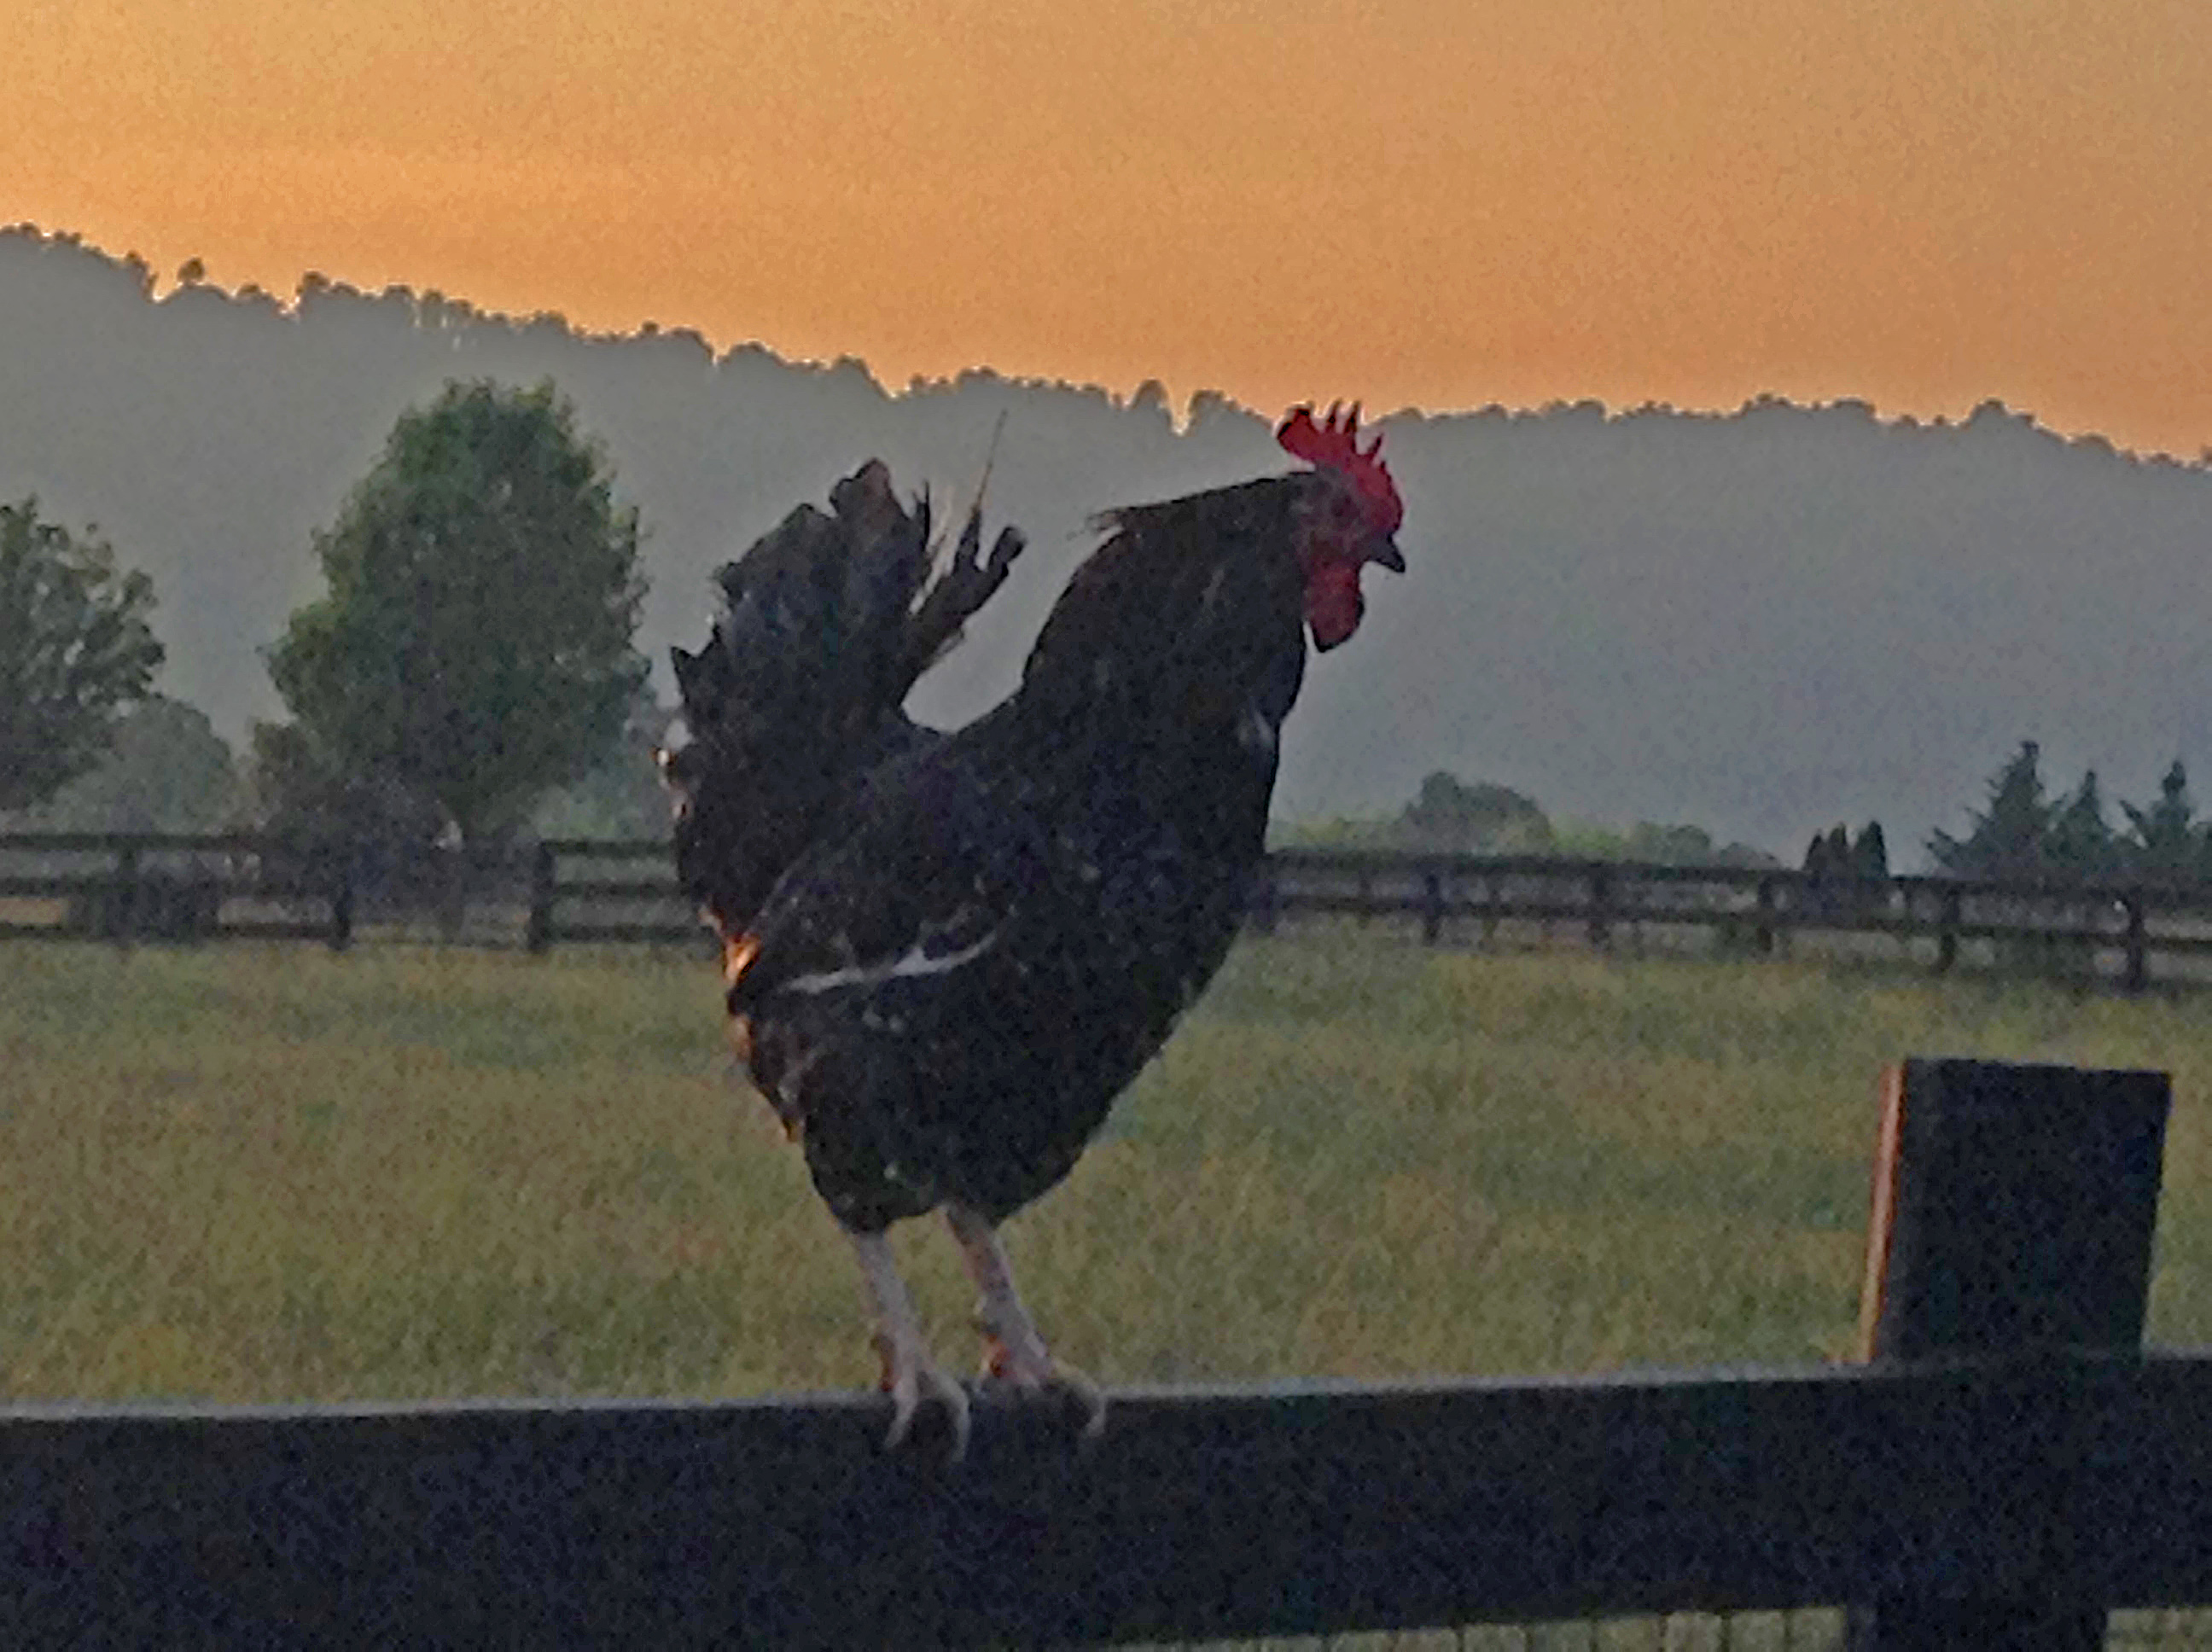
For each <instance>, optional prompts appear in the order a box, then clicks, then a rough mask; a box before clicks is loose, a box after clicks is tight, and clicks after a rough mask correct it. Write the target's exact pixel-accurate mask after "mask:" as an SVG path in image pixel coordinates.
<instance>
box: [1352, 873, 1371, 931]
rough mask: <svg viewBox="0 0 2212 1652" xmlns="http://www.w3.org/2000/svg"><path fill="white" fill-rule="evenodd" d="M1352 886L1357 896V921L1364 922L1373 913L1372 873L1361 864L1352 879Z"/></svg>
mask: <svg viewBox="0 0 2212 1652" xmlns="http://www.w3.org/2000/svg"><path fill="white" fill-rule="evenodd" d="M1352 888H1353V890H1354V891H1355V892H1356V895H1357V897H1358V908H1359V921H1360V922H1361V923H1363V924H1364V923H1365V922H1366V921H1367V920H1369V919H1370V918H1372V917H1373V916H1374V915H1375V878H1374V876H1373V874H1372V873H1370V872H1369V871H1368V870H1367V868H1366V867H1364V866H1362V867H1361V868H1360V869H1359V876H1358V878H1357V879H1356V880H1355V881H1354V883H1353V884H1352Z"/></svg>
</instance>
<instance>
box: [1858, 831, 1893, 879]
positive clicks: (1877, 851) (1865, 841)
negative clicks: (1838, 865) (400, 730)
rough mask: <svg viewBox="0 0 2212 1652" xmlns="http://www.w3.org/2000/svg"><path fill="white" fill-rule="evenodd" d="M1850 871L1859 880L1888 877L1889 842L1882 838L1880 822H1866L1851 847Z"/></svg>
mask: <svg viewBox="0 0 2212 1652" xmlns="http://www.w3.org/2000/svg"><path fill="white" fill-rule="evenodd" d="M1851 871H1852V872H1853V873H1854V874H1856V875H1857V876H1858V877H1861V878H1887V877H1888V876H1889V842H1888V840H1887V839H1886V838H1884V837H1883V836H1882V832H1881V822H1880V821H1878V820H1870V821H1869V822H1867V823H1866V826H1865V828H1864V829H1863V830H1862V831H1861V832H1860V833H1859V841H1857V843H1855V844H1853V845H1852V846H1851Z"/></svg>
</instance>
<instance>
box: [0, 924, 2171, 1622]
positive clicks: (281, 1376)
mask: <svg viewBox="0 0 2212 1652" xmlns="http://www.w3.org/2000/svg"><path fill="white" fill-rule="evenodd" d="M2208 1011H2212V999H2205V998H2203V997H2197V998H2193V999H2191V998H2176V999H2155V998H2154V999H2143V1000H2139V1001H2127V1000H2123V999H2114V998H2110V997H2103V996H2095V995H2084V994H2080V993H2074V992H2070V991H2069V990H2067V989H2065V988H2063V987H2050V986H2039V985H2034V984H2030V983H2017V982H2016V983H2011V984H2006V983H2002V982H2000V981H1996V980H1993V979H1990V978H1986V977H1985V978H1981V979H1978V980H1967V981H1953V982H1949V983H1935V982H1930V981H1926V980H1924V979H1922V978H1918V977H1916V976H1913V975H1906V974H1900V973H1895V972H1887V973H1886V972H1883V971H1880V970H1873V969H1865V968H1858V967H1851V966H1838V965H1835V964H1833V963H1828V964H1823V963H1817V962H1804V963H1726V962H1712V961H1703V962H1690V961H1683V960H1679V959H1662V960H1652V961H1647V962H1633V961H1632V962H1615V961H1608V960H1606V959H1603V958H1600V957H1592V956H1589V955H1588V954H1583V953H1575V952H1561V951H1551V952H1542V953H1533V954H1531V953H1510V954H1504V955H1500V956H1486V955H1483V954H1479V953H1445V952H1432V951H1424V950H1423V949H1421V948H1419V947H1417V946H1414V945H1411V944H1407V943H1406V942H1405V941H1404V940H1403V939H1402V938H1391V937H1389V936H1387V935H1384V934H1382V933H1379V932H1368V931H1362V930H1359V929H1357V928H1355V927H1353V926H1326V925H1324V926H1314V927H1310V928H1304V929H1299V930H1295V931H1286V932H1285V933H1283V934H1281V935H1279V936H1277V937H1274V938H1268V939H1264V940H1254V941H1252V942H1249V943H1248V944H1245V945H1244V946H1243V947H1242V948H1240V950H1239V951H1238V952H1237V955H1236V956H1235V957H1233V958H1232V959H1231V963H1230V965H1229V967H1228V969H1226V971H1225V973H1224V975H1223V976H1222V978H1221V980H1220V981H1218V983H1217V985H1216V987H1215V989H1214V990H1213V992H1212V993H1210V994H1209V995H1208V997H1207V998H1206V999H1205V1000H1204V1002H1203V1004H1202V1005H1200V1008H1199V1009H1198V1011H1195V1012H1194V1015H1193V1016H1192V1017H1191V1018H1190V1020H1189V1022H1188V1024H1187V1025H1186V1026H1185V1028H1184V1029H1182V1032H1181V1033H1180V1034H1179V1035H1178V1036H1177V1037H1176V1040H1175V1041H1174V1042H1173V1043H1172V1044H1171V1045H1170V1048H1168V1050H1167V1051H1166V1053H1165V1054H1164V1056H1163V1058H1162V1059H1161V1060H1159V1061H1158V1063H1156V1064H1155V1065H1154V1066H1153V1067H1152V1069H1151V1070H1150V1071H1149V1072H1147V1073H1146V1075H1145V1077H1144V1078H1142V1079H1141V1080H1140V1081H1139V1084H1137V1086H1136V1087H1135V1088H1134V1089H1133V1090H1132V1092H1131V1093H1130V1094H1129V1096H1127V1097H1126V1098H1125V1099H1124V1101H1123V1102H1122V1103H1121V1108H1120V1109H1119V1110H1118V1111H1117V1113H1116V1114H1115V1120H1114V1121H1113V1123H1112V1124H1111V1125H1110V1126H1109V1130H1108V1133H1107V1134H1106V1136H1105V1137H1104V1139H1102V1140H1101V1141H1100V1142H1099V1143H1098V1144H1097V1145H1095V1146H1094V1147H1093V1149H1092V1150H1091V1152H1090V1153H1089V1154H1088V1155H1087V1156H1086V1157H1085V1159H1084V1161H1083V1163H1081V1165H1079V1167H1078V1169H1077V1170H1076V1172H1075V1174H1074V1175H1073V1178H1071V1180H1070V1181H1068V1182H1067V1183H1066V1185H1065V1186H1063V1187H1061V1188H1060V1189H1059V1190H1058V1191H1056V1192H1055V1193H1053V1194H1051V1195H1050V1196H1048V1198H1047V1199H1046V1200H1043V1201H1042V1203H1041V1204H1040V1205H1039V1206H1036V1208H1035V1209H1033V1210H1032V1211H1030V1212H1027V1213H1025V1214H1024V1216H1022V1217H1020V1218H1017V1220H1016V1222H1015V1224H1013V1229H1012V1238H1011V1242H1012V1246H1013V1248H1014V1250H1015V1254H1016V1259H1017V1261H1018V1265H1019V1266H1020V1267H1021V1270H1022V1274H1023V1278H1024V1287H1025V1290H1026V1292H1027V1294H1028V1295H1029V1297H1030V1299H1031V1301H1032V1303H1033V1304H1034V1306H1035V1307H1036V1309H1037V1310H1038V1313H1039V1316H1040V1318H1041V1319H1042V1321H1043V1323H1044V1325H1045V1327H1046V1329H1047V1331H1048V1334H1051V1335H1053V1336H1054V1339H1055V1340H1056V1341H1057V1343H1058V1344H1059V1345H1060V1348H1061V1350H1062V1351H1064V1352H1065V1353H1066V1355H1067V1357H1070V1358H1072V1359H1073V1360H1075V1361H1076V1362H1078V1363H1079V1364H1083V1365H1085V1366H1086V1367H1088V1368H1089V1369H1090V1370H1092V1371H1093V1372H1094V1373H1095V1374H1096V1375H1097V1376H1101V1377H1102V1378H1103V1379H1104V1380H1106V1381H1108V1382H1128V1381H1154V1380H1168V1381H1175V1380H1184V1379H1212V1378H1237V1377H1253V1376H1289V1375H1336V1376H1385V1375H1392V1374H1406V1375H1429V1374H1437V1373H1450V1372H1486V1373H1509V1372H1546V1371H1583V1370H1603V1369H1608V1368H1613V1367H1619V1366H1623V1365H1631V1364H1674V1365H1682V1364H1715V1363H1729V1362H1753V1361H1756V1362H1773V1361H1799V1360H1811V1359H1819V1358H1822V1357H1833V1356H1841V1355H1844V1354H1846V1353H1847V1352H1848V1351H1850V1344H1851V1341H1852V1338H1853V1334H1854V1329H1855V1325H1856V1320H1857V1290H1858V1283H1859V1270H1860V1260H1861V1246H1862V1244H1863V1226H1864V1222H1865V1207H1866V1200H1867V1175H1868V1163H1869V1157H1870V1154H1871V1151H1872V1145H1873V1135H1874V1127H1875V1079H1876V1075H1877V1073H1878V1072H1879V1070H1880V1069H1881V1066H1883V1065H1884V1064H1885V1063H1887V1062H1889V1061H1893V1060H1897V1059H1898V1058H1899V1057H1901V1056H1903V1055H1906V1054H1971V1055H1982V1056H1989V1057H1996V1058H2010V1059H2023V1060H2063V1061H2069V1062H2075V1063H2079V1064H2082V1065H2093V1066H2154V1067H2160V1068H2163V1069H2166V1070H2167V1071H2169V1072H2172V1074H2173V1076H2174V1080H2175V1092H2176V1101H2175V1111H2174V1116H2173V1120H2172V1127H2171V1131H2170V1133H2169V1140H2168V1145H2167V1153H2166V1197H2165V1201H2164V1206H2163V1211H2162V1217H2161V1223H2160V1236H2159V1248H2158V1268H2157V1276H2156V1279H2155V1283H2154V1291H2153V1303H2152V1316H2151V1332H2152V1337H2153V1339H2154V1340H2157V1341H2160V1342H2166V1343H2175V1344H2201V1343H2207V1342H2212V1202H2209V1201H2212V1131H2208V1125H2207V1115H2206V1112H2205V1106H2204V1098H2205V1096H2206V1095H2207V1092H2208V1080H2212V1025H2208ZM903 1254H904V1255H905V1256H906V1257H907V1258H908V1261H909V1272H910V1275H911V1277H913V1278H914V1279H915V1283H916V1285H917V1289H918V1291H919V1293H920V1295H921V1297H922V1299H923V1303H924V1307H925V1310H926V1311H927V1314H928V1315H929V1316H930V1318H931V1319H932V1321H933V1323H934V1326H935V1327H936V1331H937V1335H938V1339H939V1348H940V1351H942V1352H944V1353H945V1355H947V1356H948V1357H957V1358H958V1359H959V1360H961V1361H962V1362H963V1363H964V1362H965V1361H966V1359H967V1358H968V1357H969V1351H968V1350H967V1348H965V1347H964V1346H963V1344H964V1343H965V1342H966V1341H967V1340H968V1333H967V1332H966V1330H965V1329H964V1325H965V1321H966V1317H967V1309H968V1302H967V1293H966V1290H965V1288H964V1285H963V1283H962V1282H961V1280H960V1278H959V1276H958V1272H957V1267H956V1266H955V1264H954V1261H953V1258H952V1255H951V1246H950V1244H949V1242H947V1241H946V1239H945V1236H944V1235H943V1234H942V1233H941V1232H940V1231H939V1230H936V1229H935V1228H934V1227H933V1226H930V1225H928V1224H915V1225H914V1226H913V1227H912V1228H911V1230H908V1231H906V1232H905V1233H904V1234H903ZM873 1376H874V1362H873V1357H872V1354H871V1353H870V1352H869V1351H868V1349H867V1346H866V1340H865V1338H864V1335H863V1327H862V1322H861V1314H860V1293H859V1289H858V1283H857V1278H856V1277H855V1274H854V1268H853V1266H852V1263H851V1260H850V1258H849V1256H848V1252H847V1250H846V1248H845V1246H844V1245H843V1243H842V1242H841V1241H840V1240H839V1239H838V1238H837V1236H836V1232H835V1230H833V1228H832V1227H831V1225H830V1223H829V1218H828V1216H827V1214H826V1213H825V1212H823V1208H822V1206H820V1204H819V1203H818V1202H817V1200H815V1199H814V1197H813V1196H812V1193H811V1190H810V1189H809V1187H807V1185H806V1181H805V1171H804V1169H803V1167H802V1165H801V1163H800V1162H799V1156H798V1154H797V1152H796V1151H795V1150H793V1148H791V1147H790V1146H788V1145H787V1144H786V1143H785V1142H784V1141H783V1139H782V1138H781V1134H780V1133H779V1132H778V1131H777V1130H776V1129H775V1127H774V1126H773V1124H772V1123H771V1122H770V1121H769V1115H768V1111H767V1108H765V1107H764V1106H763V1104H762V1103H761V1102H759V1101H758V1100H757V1098H756V1097H754V1096H752V1095H751V1094H750V1092H749V1091H748V1090H745V1089H744V1087H743V1085H742V1084H739V1083H738V1081H737V1080H736V1079H735V1078H733V1077H732V1072H731V1071H730V1064H729V1060H728V1058H727V1057H726V1054H724V1052H723V1048H722V1045H721V1042H720V1006H719V1003H718V993H717V983H716V979H715V975H714V970H713V969H712V966H711V965H710V964H708V963H705V962H702V960H701V958H700V957H697V956H696V955H679V954H678V953H675V952H653V951H645V950H636V949H626V950H617V949H606V950H602V951H585V950H580V949H579V950H569V951H562V952H559V953H556V954H555V955H553V956H551V957H544V958H531V957H526V956H524V955H521V954H518V953H511V952H510V953H499V952H488V951H466V950H459V949H453V950H438V949H435V948H411V947H404V946H397V945H393V946H375V947H366V948H362V949H361V950H359V951H356V952H355V953H353V954H352V955H350V956H348V957H332V956H331V955H330V954H328V953H327V952H325V951H323V950H322V949H320V948H319V947H315V946H311V945H294V946H282V947H256V946H252V945H248V944H235V945H232V944H226V945H222V946H215V947H209V948H205V949H203V950H197V951H164V950H160V949H155V948H147V949H142V950H139V951H135V952H132V953H131V954H128V955H124V954H119V953H118V952H116V951H112V949H105V948H96V947H91V946H73V945H64V944H47V943H38V944H14V945H6V944H0V1398H6V1399H29V1398H49V1397H59V1396H76V1397H83V1398H95V1399H110V1400H115V1399H143V1398H149V1397H154V1396H162V1397H188V1398H193V1399H205V1400H302V1399H307V1400H336V1399H346V1398H408V1397H423V1396H434V1395H435V1396H451V1395H491V1394H505V1395H513V1394H547V1395H557V1394H633V1395H648V1394H653V1395H660V1394H666V1395H676V1394H685V1395H702V1396H703V1395H726V1394H751V1393H759V1392H763V1391H768V1390H775V1389H791V1388H823V1387H846V1386H852V1385H855V1384H860V1383H864V1382H870V1381H872V1378H873ZM1840 1636H1841V1625H1840V1619H1839V1617H1838V1614H1836V1613H1796V1614H1791V1615H1790V1616H1787V1617H1783V1616H1778V1615H1775V1614H1765V1615H1759V1614H1752V1615H1747V1616H1742V1617H1739V1618H1736V1619H1732V1620H1727V1621H1723V1620H1721V1619H1672V1620H1668V1621H1665V1622H1662V1621H1661V1620H1658V1619H1635V1620H1615V1621H1613V1622H1610V1623H1607V1624H1605V1625H1559V1626H1553V1627H1552V1628H1548V1629H1534V1630H1522V1629H1516V1628H1507V1629H1479V1630H1472V1631H1462V1632H1459V1633H1453V1632H1451V1631H1445V1632H1443V1633H1442V1634H1438V1635H1428V1636H1408V1637H1352V1638H1349V1639H1345V1640H1340V1641H1339V1642H1337V1643H1335V1644H1337V1645H1338V1646H1340V1647H1349V1646H1359V1647H1376V1648H1379V1647H1383V1646H1393V1647H1419V1648H1436V1649H1443V1648H1447V1647H1449V1648H1452V1649H1455V1652H1462V1649H1466V1648H1471V1647H1512V1648H1516V1649H1528V1648H1530V1647H1540V1646H1541V1647H1550V1646H1574V1647H1577V1648H1581V1647H1595V1646H1604V1647H1607V1648H1613V1647H1621V1648H1627V1647H1633V1648H1638V1649H1658V1648H1669V1649H1671V1648H1687V1647H1707V1646H1723V1645H1725V1646H1732V1647H1736V1648H1760V1649H1764V1648H1781V1647H1790V1648H1803V1647H1830V1646H1836V1645H1839V1644H1840ZM2207 1643H2212V1630H2208V1628H2207V1625H2206V1624H2205V1623H2204V1621H2203V1619H2202V1617H2201V1616H2200V1615H2198V1614H2174V1613H2130V1614H2124V1617H2123V1618H2122V1619H2118V1620H2116V1630H2115V1637H2114V1641H2113V1644H2115V1645H2119V1644H2128V1645H2148V1644H2157V1645H2199V1644H2207ZM1296 1644H1299V1645H1304V1644H1306V1643H1296Z"/></svg>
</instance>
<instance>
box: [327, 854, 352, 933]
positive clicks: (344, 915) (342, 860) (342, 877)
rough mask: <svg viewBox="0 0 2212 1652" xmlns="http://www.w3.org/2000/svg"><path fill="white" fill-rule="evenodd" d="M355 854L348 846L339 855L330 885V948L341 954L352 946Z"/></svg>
mask: <svg viewBox="0 0 2212 1652" xmlns="http://www.w3.org/2000/svg"><path fill="white" fill-rule="evenodd" d="M357 858H358V857H357V853H356V850H355V847H354V846H353V845H352V844H348V845H347V846H346V847H345V848H344V850H343V852H342V853H340V854H339V856H338V860H337V875H336V876H335V878H333V879H332V881H331V933H330V948H331V951H333V952H343V951H345V950H346V949H347V948H348V947H349V946H351V945H352V944H353V867H354V861H355V860H356V859H357Z"/></svg>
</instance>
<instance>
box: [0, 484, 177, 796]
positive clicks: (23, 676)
mask: <svg viewBox="0 0 2212 1652" xmlns="http://www.w3.org/2000/svg"><path fill="white" fill-rule="evenodd" d="M153 606H154V586H153V581H152V580H149V579H148V578H147V577H146V576H145V575H144V574H142V573H139V572H137V571H136V570H132V571H131V572H128V573H126V572H123V571H121V570H118V568H117V567H116V565H115V554H114V551H113V550H112V549H111V548H110V547H109V545H108V544H107V542H106V540H104V539H102V538H100V537H99V536H98V534H97V533H96V531H94V530H92V529H90V528H88V529H86V530H85V531H84V532H83V533H82V534H73V533H71V532H70V531H69V530H68V529H66V528H64V527H61V526H59V525H57V524H54V523H52V522H48V521H46V520H45V519H42V518H41V517H40V515H39V511H38V504H37V501H35V500H31V499H26V500H24V501H21V503H20V504H13V505H8V504H0V809H6V810H15V809H22V808H27V807H28V806H29V805H32V804H34V803H38V802H40V801H41V800H42V799H46V798H48V797H51V796H52V794H53V793H55V792H57V791H58V790H60V789H61V787H63V786H64V785H65V784H67V783H68V782H69V781H70V780H74V779H75V778H76V776H77V775H79V774H83V773H84V772H85V771H86V770H88V769H89V768H92V767H93V766H94V764H95V763H97V762H99V761H100V759H101V758H102V757H103V756H106V754H107V752H108V750H109V748H110V746H111V744H112V742H113V739H114V735H115V728H116V724H117V721H118V719H119V718H120V717H121V715H122V714H123V713H124V711H125V709H126V708H129V707H130V706H131V705H132V704H133V703H135V702H137V701H140V700H142V699H143V698H144V697H145V695H146V692H147V689H149V687H150V686H151V685H152V683H153V681H154V672H155V670H156V669H157V668H158V667H159V666H160V665H161V644H160V643H159V642H158V641H155V637H154V633H153V629H152V628H151V627H150V626H149V624H148V623H147V617H146V616H147V615H148V613H149V611H150V610H152V608H153Z"/></svg>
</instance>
